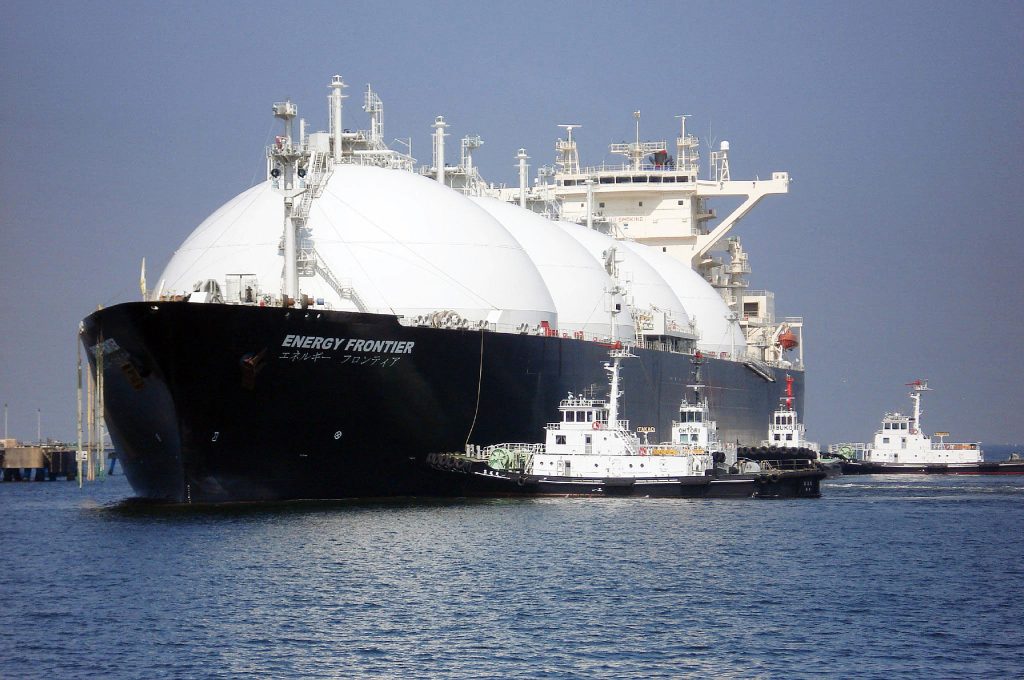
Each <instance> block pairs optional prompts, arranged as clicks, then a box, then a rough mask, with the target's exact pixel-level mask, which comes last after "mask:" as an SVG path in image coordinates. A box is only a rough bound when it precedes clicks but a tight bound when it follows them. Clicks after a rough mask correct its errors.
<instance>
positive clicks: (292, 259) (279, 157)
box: [271, 100, 303, 300]
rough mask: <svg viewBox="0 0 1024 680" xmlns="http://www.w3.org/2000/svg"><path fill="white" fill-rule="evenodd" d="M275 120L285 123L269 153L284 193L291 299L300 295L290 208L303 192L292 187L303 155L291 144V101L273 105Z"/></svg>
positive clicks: (286, 286) (287, 293)
mask: <svg viewBox="0 0 1024 680" xmlns="http://www.w3.org/2000/svg"><path fill="white" fill-rule="evenodd" d="M273 111H274V117H275V118H280V119H281V120H282V121H284V128H285V135H284V138H283V139H278V141H277V144H275V146H274V148H273V152H272V158H273V160H274V161H275V167H274V169H273V170H272V171H271V175H272V176H273V177H274V178H275V179H279V181H280V182H281V189H280V191H281V193H282V194H284V282H283V283H284V286H283V288H284V290H283V291H282V292H283V294H284V296H285V297H286V298H292V299H293V300H294V299H295V298H297V297H298V296H299V268H298V247H297V241H298V238H297V235H296V233H295V231H296V226H297V225H296V224H295V220H294V219H293V218H294V215H293V213H292V208H293V205H294V199H295V196H297V195H299V194H301V193H302V192H303V189H297V188H296V187H295V173H296V168H295V165H296V161H298V159H299V158H300V157H301V156H302V154H301V152H300V151H299V150H297V149H296V148H295V147H294V146H293V145H292V120H293V119H294V118H295V116H296V115H297V114H298V109H297V108H296V106H295V104H293V103H292V102H291V101H290V100H289V101H284V102H277V103H275V104H274V108H273Z"/></svg>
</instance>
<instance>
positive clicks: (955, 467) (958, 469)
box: [842, 460, 1024, 475]
mask: <svg viewBox="0 0 1024 680" xmlns="http://www.w3.org/2000/svg"><path fill="white" fill-rule="evenodd" d="M842 472H843V474H844V475H896V474H903V475H1024V461H1018V460H1010V461H993V462H991V463H988V462H981V463H935V464H924V463H922V464H914V463H906V464H899V463H865V462H860V461H849V462H844V463H842Z"/></svg>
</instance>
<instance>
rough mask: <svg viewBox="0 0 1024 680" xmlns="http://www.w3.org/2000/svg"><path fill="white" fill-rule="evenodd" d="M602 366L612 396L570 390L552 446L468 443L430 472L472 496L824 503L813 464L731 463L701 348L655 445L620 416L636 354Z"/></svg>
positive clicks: (619, 351) (552, 431)
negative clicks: (625, 369)
mask: <svg viewBox="0 0 1024 680" xmlns="http://www.w3.org/2000/svg"><path fill="white" fill-rule="evenodd" d="M609 356H610V357H611V359H612V363H611V364H610V365H609V364H607V363H606V364H605V369H606V370H607V371H608V372H609V373H610V391H609V398H608V400H607V401H606V400H603V399H595V398H592V397H587V396H584V395H574V394H571V393H570V394H569V395H568V396H567V397H566V398H565V399H562V400H561V403H560V404H559V407H558V410H559V414H560V419H559V421H558V422H554V423H548V425H547V426H546V427H545V428H544V430H545V433H546V435H545V441H544V443H543V444H537V443H502V444H494V445H490V446H484V447H476V446H469V447H467V450H466V452H465V453H464V454H432V455H430V456H428V459H427V463H428V465H430V467H432V468H433V469H435V470H437V471H439V472H443V473H448V474H461V475H465V480H464V481H465V484H464V489H465V492H466V493H467V494H472V495H490V494H516V495H566V496H569V495H609V496H612V495H615V496H658V497H682V498H750V497H754V498H818V497H820V496H821V489H820V482H821V480H822V479H823V478H824V477H825V473H824V472H823V471H822V470H821V469H819V467H818V466H817V465H816V464H815V463H814V462H813V461H810V460H797V459H795V458H786V459H784V460H767V459H763V460H756V461H755V460H749V459H745V458H736V457H735V456H733V460H732V461H730V460H729V459H728V458H729V457H728V456H727V455H726V452H725V451H724V450H723V447H722V445H721V442H720V441H719V438H718V434H717V427H716V423H715V421H714V420H712V418H711V415H710V411H709V408H708V402H707V399H706V398H705V397H704V396H703V394H702V393H701V390H702V388H703V385H702V384H701V381H700V366H701V363H702V361H703V359H702V357H701V355H700V353H699V352H698V353H697V354H696V355H695V356H694V359H693V360H692V362H693V363H694V365H695V371H694V374H695V377H696V379H695V381H694V384H693V385H690V386H688V387H689V388H692V389H693V390H694V399H693V401H692V402H691V401H689V400H688V399H687V398H686V397H685V396H684V398H683V400H682V403H681V404H680V407H679V420H678V421H673V423H672V439H671V441H669V442H664V443H660V444H653V445H651V444H648V443H646V441H645V440H641V438H640V437H639V436H638V435H637V434H635V433H634V432H633V431H632V430H630V427H629V421H627V420H621V419H619V406H618V397H619V396H620V395H621V392H620V390H619V384H620V383H619V370H620V365H621V361H622V360H623V359H628V358H632V357H633V356H634V355H633V354H632V353H630V352H629V350H628V349H625V348H623V347H621V345H618V346H616V347H614V348H613V349H612V350H611V351H610V352H609Z"/></svg>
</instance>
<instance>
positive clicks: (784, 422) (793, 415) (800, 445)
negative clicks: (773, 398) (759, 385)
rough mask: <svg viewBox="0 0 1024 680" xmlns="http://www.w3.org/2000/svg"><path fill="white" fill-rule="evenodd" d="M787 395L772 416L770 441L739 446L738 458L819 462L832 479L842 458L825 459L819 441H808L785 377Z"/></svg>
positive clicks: (791, 380)
mask: <svg viewBox="0 0 1024 680" xmlns="http://www.w3.org/2000/svg"><path fill="white" fill-rule="evenodd" d="M785 395H786V396H784V397H782V398H781V399H780V400H779V401H780V404H779V408H777V409H776V410H775V412H774V413H772V418H771V420H770V421H769V423H768V438H767V439H764V440H762V441H761V446H760V447H739V449H738V455H739V456H741V457H745V458H750V459H753V460H758V459H762V458H767V459H770V460H776V459H797V460H804V461H817V462H818V463H819V464H820V465H821V466H822V468H823V469H824V470H825V472H826V473H827V474H828V475H829V476H830V477H835V476H838V475H839V474H840V472H841V470H840V463H841V459H840V458H836V457H827V458H826V457H823V456H822V455H821V448H820V447H819V446H818V442H814V441H809V440H808V439H807V429H806V427H805V426H804V424H803V423H802V422H800V415H799V414H798V413H797V410H796V408H795V406H794V405H793V378H792V376H789V375H787V376H786V393H785Z"/></svg>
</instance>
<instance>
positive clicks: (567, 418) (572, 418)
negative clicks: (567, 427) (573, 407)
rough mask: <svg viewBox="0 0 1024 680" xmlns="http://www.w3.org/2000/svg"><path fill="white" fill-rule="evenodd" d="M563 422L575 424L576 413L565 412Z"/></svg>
mask: <svg viewBox="0 0 1024 680" xmlns="http://www.w3.org/2000/svg"><path fill="white" fill-rule="evenodd" d="M565 422H567V423H573V422H576V412H575V411H566V412H565Z"/></svg>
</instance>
